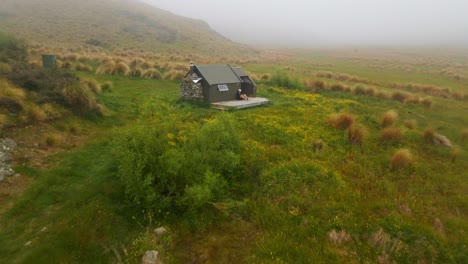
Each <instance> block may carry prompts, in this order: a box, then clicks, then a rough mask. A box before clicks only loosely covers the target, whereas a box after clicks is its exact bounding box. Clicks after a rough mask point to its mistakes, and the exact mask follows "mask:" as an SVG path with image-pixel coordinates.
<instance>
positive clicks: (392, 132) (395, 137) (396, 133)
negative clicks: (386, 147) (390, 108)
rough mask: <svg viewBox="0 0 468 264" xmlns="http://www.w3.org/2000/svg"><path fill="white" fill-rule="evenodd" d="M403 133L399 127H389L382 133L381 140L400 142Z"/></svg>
mask: <svg viewBox="0 0 468 264" xmlns="http://www.w3.org/2000/svg"><path fill="white" fill-rule="evenodd" d="M402 135H403V133H402V132H401V129H400V128H399V127H387V128H384V129H382V131H380V140H382V141H399V140H400V139H401V137H402Z"/></svg>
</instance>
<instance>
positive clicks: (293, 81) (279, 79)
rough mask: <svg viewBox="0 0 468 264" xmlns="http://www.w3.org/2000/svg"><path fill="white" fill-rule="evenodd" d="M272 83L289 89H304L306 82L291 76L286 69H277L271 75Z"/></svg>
mask: <svg viewBox="0 0 468 264" xmlns="http://www.w3.org/2000/svg"><path fill="white" fill-rule="evenodd" d="M270 84H271V85H275V86H278V87H284V88H287V89H303V88H304V84H303V83H302V81H301V80H300V79H299V78H293V77H290V76H289V75H288V74H287V73H286V72H284V71H277V72H276V73H274V74H273V75H272V76H271V79H270Z"/></svg>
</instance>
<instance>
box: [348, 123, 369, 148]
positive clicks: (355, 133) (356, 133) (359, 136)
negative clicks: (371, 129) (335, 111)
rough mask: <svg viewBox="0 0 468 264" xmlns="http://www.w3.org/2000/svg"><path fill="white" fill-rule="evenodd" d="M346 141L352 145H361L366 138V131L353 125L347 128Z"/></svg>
mask: <svg viewBox="0 0 468 264" xmlns="http://www.w3.org/2000/svg"><path fill="white" fill-rule="evenodd" d="M347 133H348V141H349V143H351V144H352V145H361V144H362V142H363V141H364V139H365V137H366V136H367V130H366V129H365V128H364V127H362V126H359V125H355V124H353V125H352V126H351V127H349V128H348V131H347Z"/></svg>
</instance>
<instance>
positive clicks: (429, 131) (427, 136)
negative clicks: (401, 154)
mask: <svg viewBox="0 0 468 264" xmlns="http://www.w3.org/2000/svg"><path fill="white" fill-rule="evenodd" d="M423 137H424V141H425V142H426V143H429V144H434V141H435V138H436V132H435V130H434V129H433V128H432V127H428V128H426V130H424V134H423Z"/></svg>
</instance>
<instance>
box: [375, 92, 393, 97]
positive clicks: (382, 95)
mask: <svg viewBox="0 0 468 264" xmlns="http://www.w3.org/2000/svg"><path fill="white" fill-rule="evenodd" d="M375 96H376V97H378V98H382V99H390V97H391V96H390V94H389V93H387V92H384V91H378V92H377V93H376V94H375Z"/></svg>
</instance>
